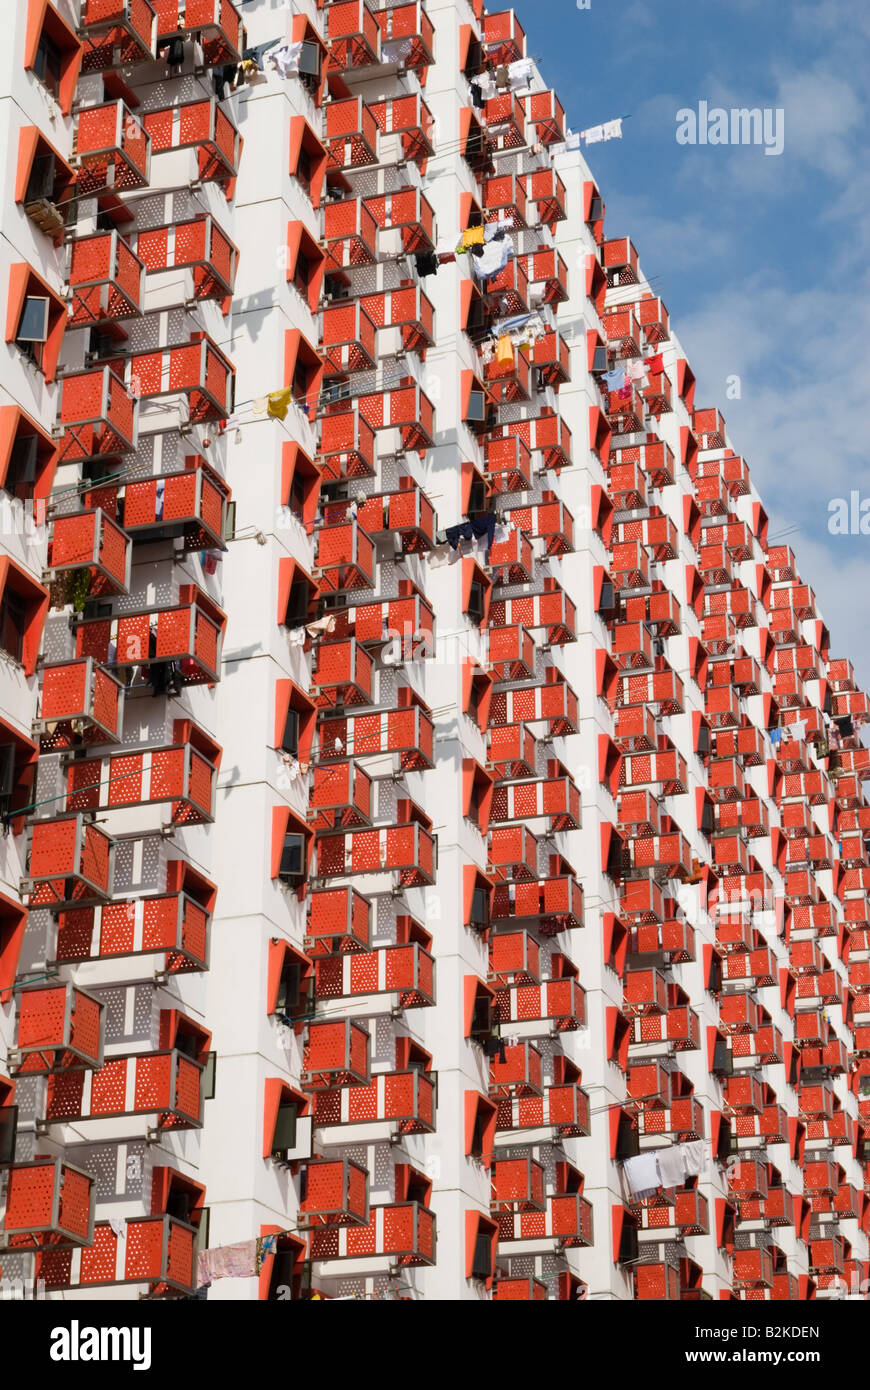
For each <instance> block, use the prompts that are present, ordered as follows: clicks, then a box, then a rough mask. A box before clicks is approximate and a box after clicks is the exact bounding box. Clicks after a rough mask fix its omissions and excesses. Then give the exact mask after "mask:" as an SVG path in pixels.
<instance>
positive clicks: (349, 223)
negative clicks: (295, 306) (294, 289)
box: [323, 198, 378, 323]
mask: <svg viewBox="0 0 870 1390" xmlns="http://www.w3.org/2000/svg"><path fill="white" fill-rule="evenodd" d="M323 242H324V245H325V246H326V248H327V258H326V269H327V271H328V272H332V271H336V270H341V269H347V268H348V267H350V266H358V265H370V264H371V263H372V262H373V261H375V260H377V254H378V251H377V246H378V227H377V222H376V221H375V219H374V215H373V214H372V213H371V212H370V211H369V209H368V208H367V207H366V205H365V203H364V202H363V200H362V198H350V199H348V200H347V201H346V202H340V203H327V204H326V205H325V206H324V209H323ZM354 307H356V306H355V302H354V301H349V302H348V303H346V304H344V303H340V304H338V305H335V306H333V308H332V309H331V310H326V311H324V323H325V322H326V316H327V314H329V313H331V314H333V315H334V314H335V313H336V312H338V311H340V310H343V311H344V312H347V311H348V310H349V309H353V308H354Z"/></svg>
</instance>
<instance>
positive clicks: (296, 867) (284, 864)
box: [278, 833, 305, 887]
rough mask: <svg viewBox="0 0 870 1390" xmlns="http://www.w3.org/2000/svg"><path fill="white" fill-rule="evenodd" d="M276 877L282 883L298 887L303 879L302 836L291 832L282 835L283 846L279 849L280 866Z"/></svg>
mask: <svg viewBox="0 0 870 1390" xmlns="http://www.w3.org/2000/svg"><path fill="white" fill-rule="evenodd" d="M278 877H279V878H280V879H281V880H282V881H283V882H284V883H290V884H293V886H294V887H298V885H299V884H300V883H302V882H303V881H304V879H305V839H304V836H302V835H297V834H293V833H291V834H289V835H285V836H284V846H283V849H282V850H281V866H280V868H279V870H278Z"/></svg>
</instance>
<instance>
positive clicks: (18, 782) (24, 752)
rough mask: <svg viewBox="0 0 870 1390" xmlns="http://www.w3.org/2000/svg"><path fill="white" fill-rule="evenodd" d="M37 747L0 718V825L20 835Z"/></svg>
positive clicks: (34, 766) (30, 794) (31, 789)
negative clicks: (10, 827)
mask: <svg viewBox="0 0 870 1390" xmlns="http://www.w3.org/2000/svg"><path fill="white" fill-rule="evenodd" d="M38 757H39V748H38V747H37V745H36V744H35V743H34V742H33V741H32V740H31V739H29V738H27V737H26V736H25V735H24V734H21V733H19V732H18V730H17V729H16V728H15V727H14V725H12V724H8V723H7V722H6V720H5V719H2V718H0V823H2V824H3V825H7V826H8V825H10V824H11V826H12V829H13V832H14V833H15V834H16V835H20V834H21V831H22V830H23V829H24V816H23V812H24V810H25V808H26V807H28V806H29V805H30V804H31V801H32V798H33V785H34V779H35V776H36V761H37V758H38Z"/></svg>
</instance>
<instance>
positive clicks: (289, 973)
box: [275, 836, 305, 1017]
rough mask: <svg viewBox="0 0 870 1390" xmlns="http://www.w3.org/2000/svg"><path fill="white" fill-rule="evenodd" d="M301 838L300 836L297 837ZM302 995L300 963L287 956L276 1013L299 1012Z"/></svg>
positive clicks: (280, 981) (279, 984)
mask: <svg viewBox="0 0 870 1390" xmlns="http://www.w3.org/2000/svg"><path fill="white" fill-rule="evenodd" d="M299 838H300V839H301V838H302V837H301V836H300V837H299ZM304 1003H305V1000H304V996H303V992H302V963H301V961H298V960H293V959H292V958H287V959H286V960H285V961H284V965H283V967H282V970H281V978H280V980H279V981H278V997H277V999H276V1001H275V1012H276V1014H284V1015H285V1017H291V1016H292V1015H293V1013H294V1011H295V1012H296V1013H298V1012H299V1009H300V1006H303V1007H304Z"/></svg>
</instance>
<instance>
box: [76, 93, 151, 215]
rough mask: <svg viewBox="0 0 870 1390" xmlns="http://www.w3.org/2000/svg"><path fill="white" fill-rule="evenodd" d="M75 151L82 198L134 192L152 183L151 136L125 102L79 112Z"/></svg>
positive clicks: (86, 108)
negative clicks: (102, 194)
mask: <svg viewBox="0 0 870 1390" xmlns="http://www.w3.org/2000/svg"><path fill="white" fill-rule="evenodd" d="M75 152H76V155H77V157H78V161H79V168H78V173H77V176H76V192H77V194H78V196H79V197H80V198H86V197H88V196H89V195H96V194H101V193H130V192H132V190H133V189H135V188H144V187H145V186H146V185H147V184H149V183H150V182H151V136H150V134H149V132H148V129H147V126H145V125H144V124H143V122H142V121H140V120H139V117H138V116H135V115H134V114H133V112H132V111H131V110H130V108H129V107H128V106H127V105H126V104H125V103H124V102H123V101H110V102H106V103H105V104H104V105H101V106H86V107H84V108H83V109H82V110H81V111H80V112H79V114H78V120H77V124H76V134H75Z"/></svg>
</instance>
